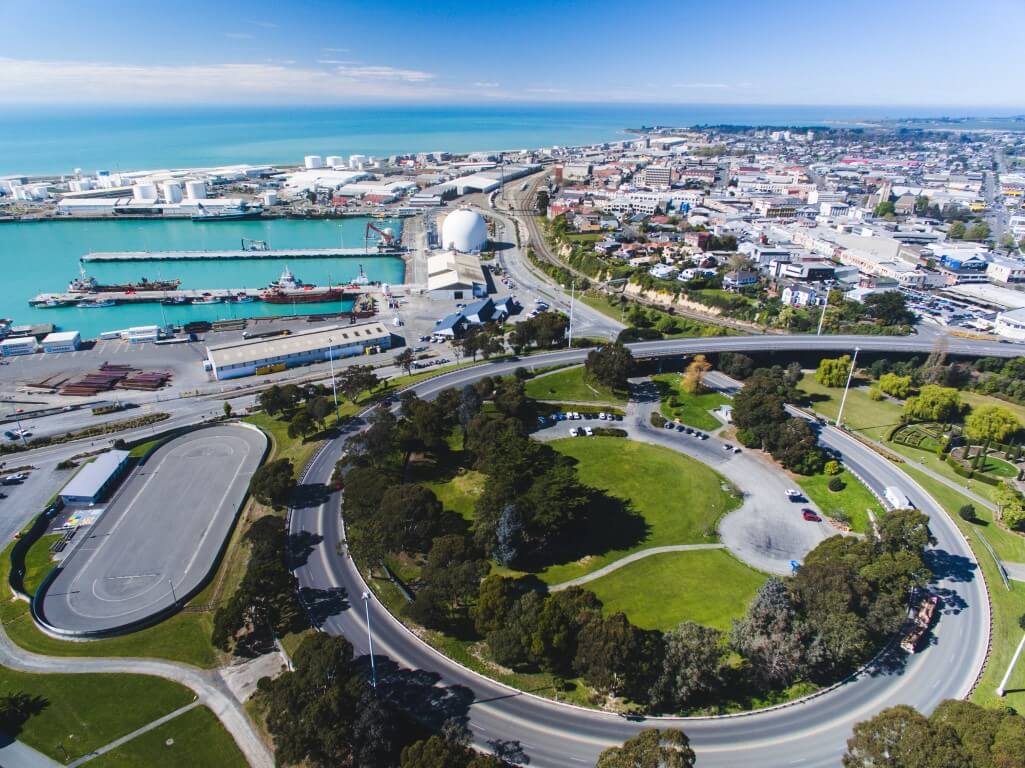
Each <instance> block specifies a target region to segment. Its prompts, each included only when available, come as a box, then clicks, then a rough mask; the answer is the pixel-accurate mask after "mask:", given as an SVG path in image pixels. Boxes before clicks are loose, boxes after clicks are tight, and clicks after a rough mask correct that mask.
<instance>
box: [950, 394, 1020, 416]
mask: <svg viewBox="0 0 1025 768" xmlns="http://www.w3.org/2000/svg"><path fill="white" fill-rule="evenodd" d="M961 400H963V401H964V402H966V403H968V405H970V406H971V407H972V408H978V407H979V406H981V405H999V406H1000V407H1001V408H1006V409H1007V410H1009V411H1010V412H1011V413H1013V414H1014V415H1015V416H1017V417H1018V421H1020V422H1021V423H1022V424H1025V406H1022V405H1018V404H1017V403H1012V402H1009V401H1007V400H1001V399H1000V398H999V397H993V396H992V395H983V394H980V393H978V392H966V391H964V390H961Z"/></svg>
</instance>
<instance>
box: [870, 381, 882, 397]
mask: <svg viewBox="0 0 1025 768" xmlns="http://www.w3.org/2000/svg"><path fill="white" fill-rule="evenodd" d="M868 399H869V400H876V401H878V400H882V399H883V393H882V392H881V391H880V389H879V387H878V386H877V385H876V384H873V385H872V386H871V387H869V388H868Z"/></svg>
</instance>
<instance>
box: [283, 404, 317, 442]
mask: <svg viewBox="0 0 1025 768" xmlns="http://www.w3.org/2000/svg"><path fill="white" fill-rule="evenodd" d="M316 429H317V424H316V422H315V421H314V420H313V416H311V415H310V414H309V412H307V411H305V410H303V411H296V413H295V415H294V416H292V418H291V420H290V421H289V422H288V436H289V437H290V438H292V439H293V440H295V439H296V438H299V437H306V436H307V435H310V434H313V432H315V431H316Z"/></svg>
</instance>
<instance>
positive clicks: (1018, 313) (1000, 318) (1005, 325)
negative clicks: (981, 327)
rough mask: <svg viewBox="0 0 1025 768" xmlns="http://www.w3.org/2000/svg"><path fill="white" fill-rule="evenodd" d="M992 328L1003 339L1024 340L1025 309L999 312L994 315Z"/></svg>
mask: <svg viewBox="0 0 1025 768" xmlns="http://www.w3.org/2000/svg"><path fill="white" fill-rule="evenodd" d="M993 330H995V331H996V332H997V334H999V335H1000V336H1003V337H1004V338H1005V339H1016V340H1018V341H1025V309H1012V310H1011V311H1009V312H1001V313H1000V314H999V315H997V317H996V321H995V323H994V326H993Z"/></svg>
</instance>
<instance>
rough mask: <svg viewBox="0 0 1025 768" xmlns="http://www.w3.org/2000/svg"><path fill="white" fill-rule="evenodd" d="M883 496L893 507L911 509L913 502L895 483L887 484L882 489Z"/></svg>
mask: <svg viewBox="0 0 1025 768" xmlns="http://www.w3.org/2000/svg"><path fill="white" fill-rule="evenodd" d="M883 496H884V497H885V498H886V501H887V502H888V503H889V504H890V505H891V506H892V507H893V508H894V509H913V508H914V506H915V505H914V504H912V503H911V499H909V498H908V497H907V494H905V493H904V491H902V490H901V489H900V488H898V487H897V486H895V485H888V486H886V488H885V489H884V490H883Z"/></svg>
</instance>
